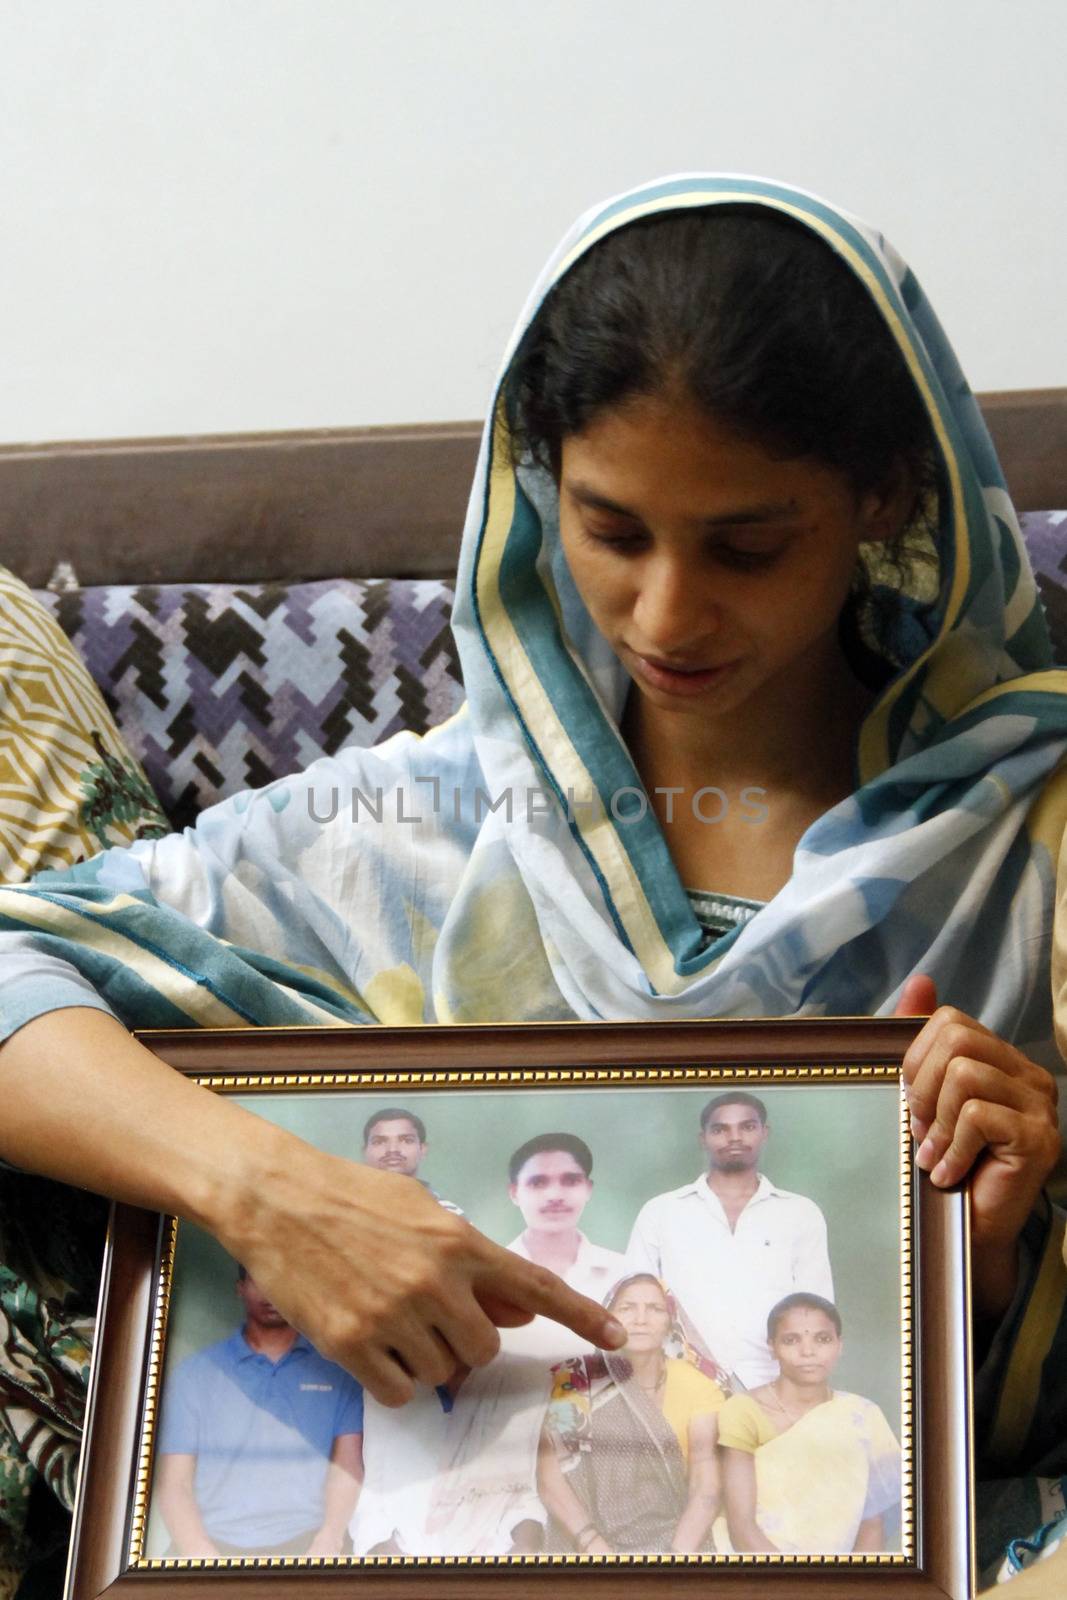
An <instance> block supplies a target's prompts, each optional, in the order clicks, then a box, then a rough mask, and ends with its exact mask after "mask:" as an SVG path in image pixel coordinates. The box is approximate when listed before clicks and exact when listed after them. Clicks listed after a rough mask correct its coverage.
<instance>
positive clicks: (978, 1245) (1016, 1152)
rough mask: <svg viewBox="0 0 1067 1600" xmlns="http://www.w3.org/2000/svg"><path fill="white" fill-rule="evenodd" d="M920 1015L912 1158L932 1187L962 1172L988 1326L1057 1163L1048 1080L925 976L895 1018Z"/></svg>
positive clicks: (912, 1078) (980, 1305) (907, 1059)
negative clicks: (943, 998) (925, 1017)
mask: <svg viewBox="0 0 1067 1600" xmlns="http://www.w3.org/2000/svg"><path fill="white" fill-rule="evenodd" d="M924 1012H932V1013H933V1014H932V1015H931V1017H930V1020H929V1021H928V1022H927V1023H926V1025H925V1026H924V1027H923V1029H922V1031H921V1032H920V1033H919V1034H918V1036H917V1037H916V1038H915V1039H914V1040H913V1042H912V1043H911V1045H909V1047H908V1049H907V1051H906V1053H905V1056H904V1086H905V1094H906V1095H907V1099H908V1106H909V1108H910V1111H911V1126H912V1133H913V1135H914V1137H915V1138H916V1139H917V1140H918V1141H919V1149H918V1152H917V1154H916V1157H915V1160H916V1163H917V1164H918V1165H919V1166H920V1167H922V1168H924V1169H925V1170H926V1171H927V1172H929V1174H930V1178H931V1181H932V1182H933V1183H935V1184H936V1185H937V1186H938V1188H948V1187H950V1186H951V1185H952V1184H955V1183H959V1182H960V1181H961V1180H962V1179H963V1178H964V1177H966V1176H967V1175H968V1173H969V1174H970V1175H971V1245H972V1258H971V1259H972V1274H973V1284H974V1295H975V1305H976V1308H977V1310H978V1311H979V1312H980V1314H981V1315H982V1316H984V1317H985V1318H987V1319H994V1318H997V1317H999V1316H1001V1315H1002V1314H1003V1313H1004V1311H1005V1310H1006V1309H1007V1307H1008V1305H1009V1304H1010V1302H1011V1298H1012V1295H1013V1294H1014V1292H1015V1285H1016V1279H1017V1274H1018V1241H1019V1235H1020V1233H1021V1232H1022V1229H1023V1225H1024V1223H1025V1222H1026V1219H1027V1217H1028V1216H1029V1215H1030V1212H1031V1210H1032V1209H1033V1206H1034V1202H1035V1201H1036V1199H1037V1197H1038V1195H1039V1194H1040V1192H1041V1188H1042V1185H1043V1184H1044V1182H1045V1180H1046V1178H1047V1177H1048V1175H1049V1173H1050V1172H1051V1171H1052V1168H1053V1167H1054V1166H1055V1164H1056V1160H1057V1158H1058V1156H1059V1152H1060V1134H1059V1124H1058V1121H1057V1117H1056V1098H1057V1090H1056V1081H1055V1079H1054V1078H1053V1077H1052V1075H1051V1074H1050V1073H1048V1072H1046V1071H1045V1070H1044V1068H1043V1067H1039V1066H1036V1065H1035V1063H1034V1062H1032V1061H1030V1060H1029V1059H1028V1058H1027V1057H1026V1056H1024V1055H1023V1053H1022V1051H1021V1050H1017V1049H1016V1048H1015V1047H1014V1045H1010V1044H1006V1043H1005V1042H1004V1040H1003V1039H1000V1038H998V1037H997V1035H996V1034H995V1033H991V1032H990V1031H989V1029H988V1028H985V1027H983V1026H982V1024H981V1023H980V1022H976V1021H975V1020H974V1018H973V1017H968V1016H966V1015H965V1014H964V1013H963V1012H962V1011H957V1010H955V1008H954V1007H952V1006H938V1005H937V991H936V989H935V987H934V984H933V981H932V980H931V979H930V978H926V977H914V978H909V979H908V981H907V983H906V984H905V985H904V989H903V992H902V994H901V997H900V1003H899V1004H898V1006H897V1013H896V1014H897V1015H898V1016H901V1015H904V1016H915V1015H921V1014H923V1013H924Z"/></svg>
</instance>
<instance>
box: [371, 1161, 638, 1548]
mask: <svg viewBox="0 0 1067 1600" xmlns="http://www.w3.org/2000/svg"><path fill="white" fill-rule="evenodd" d="M592 1170H593V1157H592V1152H591V1151H590V1149H589V1146H588V1145H587V1144H586V1143H585V1141H584V1140H582V1139H579V1138H578V1137H577V1136H576V1135H574V1134H570V1133H544V1134H538V1135H537V1136H536V1137H535V1138H533V1139H528V1140H527V1141H526V1143H525V1144H523V1145H520V1146H519V1148H518V1149H517V1150H516V1151H515V1152H514V1153H513V1155H512V1156H511V1158H510V1161H509V1163H508V1180H509V1182H508V1194H509V1195H510V1197H511V1200H512V1202H513V1203H514V1205H515V1206H516V1207H517V1208H518V1210H519V1212H520V1213H521V1215H522V1219H523V1222H524V1223H525V1227H524V1229H523V1231H522V1232H521V1233H520V1234H519V1236H518V1237H517V1238H516V1239H513V1240H512V1242H511V1244H510V1246H509V1249H511V1250H514V1251H515V1252H516V1254H518V1255H521V1256H525V1257H526V1259H527V1260H529V1261H536V1262H537V1263H538V1264H539V1265H541V1266H543V1267H547V1268H548V1269H549V1270H550V1271H552V1272H555V1273H556V1274H557V1275H558V1276H559V1277H561V1278H563V1279H564V1280H565V1282H566V1283H568V1284H569V1285H570V1286H571V1287H572V1288H575V1289H578V1290H579V1291H580V1292H581V1293H582V1294H587V1295H589V1296H591V1297H592V1298H593V1299H596V1300H603V1299H604V1298H605V1297H606V1296H607V1295H608V1293H609V1292H610V1290H611V1289H612V1288H613V1287H614V1285H615V1284H616V1283H617V1282H618V1280H619V1279H620V1278H621V1277H622V1276H623V1271H624V1264H625V1262H624V1257H623V1256H622V1254H621V1253H620V1252H619V1251H618V1250H608V1249H606V1248H605V1247H604V1246H602V1245H597V1244H594V1243H593V1242H592V1240H590V1239H588V1238H587V1237H586V1235H585V1234H584V1233H583V1232H582V1231H581V1229H580V1228H579V1226H578V1225H579V1223H580V1221H581V1217H582V1212H583V1211H584V1210H585V1208H586V1206H587V1204H588V1202H589V1199H590V1197H591V1195H592V1193H593V1182H592ZM591 1349H592V1346H591V1345H590V1344H588V1343H587V1342H586V1341H585V1340H583V1339H581V1338H580V1337H579V1336H578V1335H577V1334H574V1333H572V1332H571V1331H570V1329H568V1328H565V1327H563V1326H562V1324H560V1323H557V1322H550V1321H549V1319H548V1318H547V1317H535V1318H534V1320H533V1321H532V1322H529V1323H526V1324H524V1325H523V1326H521V1327H518V1328H502V1329H501V1331H500V1353H499V1355H497V1356H496V1357H495V1359H494V1360H493V1361H491V1362H490V1363H489V1365H488V1366H486V1367H479V1368H477V1369H476V1370H475V1371H474V1372H469V1373H467V1372H463V1371H462V1370H461V1371H460V1372H458V1373H457V1374H456V1375H455V1377H454V1378H453V1379H452V1381H451V1383H449V1384H448V1385H447V1386H445V1388H446V1393H444V1394H442V1393H441V1392H440V1391H438V1392H437V1393H434V1392H432V1391H429V1390H421V1389H420V1390H419V1391H418V1393H417V1394H416V1397H415V1399H414V1400H413V1401H411V1402H410V1403H409V1404H408V1405H406V1406H404V1407H403V1409H402V1410H401V1411H400V1412H399V1413H389V1412H386V1410H385V1408H384V1407H378V1406H377V1403H376V1402H375V1401H374V1400H373V1399H372V1398H370V1397H368V1404H367V1414H368V1423H367V1430H366V1431H367V1441H366V1455H367V1479H366V1484H365V1488H364V1492H363V1494H362V1496H361V1498H360V1504H359V1507H358V1509H357V1512H356V1519H355V1521H354V1522H353V1525H352V1535H353V1544H354V1548H355V1550H356V1552H357V1554H359V1553H363V1552H366V1551H368V1550H372V1551H374V1552H375V1553H378V1554H395V1553H398V1552H404V1553H406V1554H413V1555H507V1554H509V1553H518V1552H529V1551H534V1550H538V1549H540V1548H541V1544H542V1542H543V1528H544V1522H545V1516H546V1513H545V1511H544V1508H543V1506H542V1504H541V1500H540V1496H539V1494H538V1492H537V1445H538V1440H539V1438H540V1434H541V1424H542V1420H543V1418H544V1413H545V1407H546V1405H547V1402H548V1397H549V1392H550V1388H551V1368H552V1366H553V1365H555V1363H556V1362H559V1361H563V1360H566V1359H567V1358H569V1357H570V1356H574V1355H581V1354H584V1353H586V1352H588V1351H589V1350H591ZM446 1408H447V1409H446Z"/></svg>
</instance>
